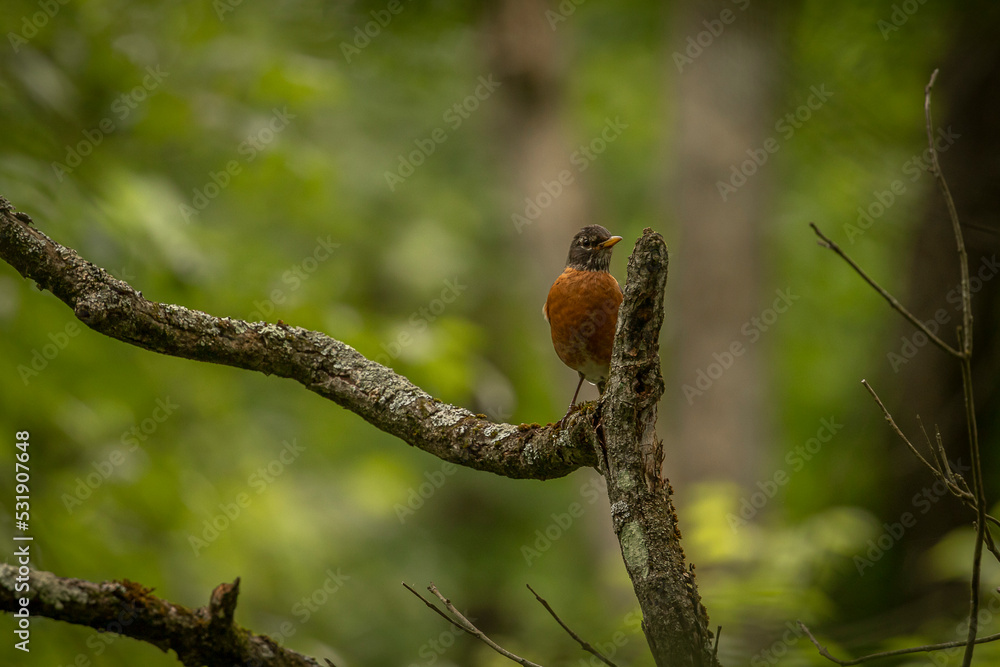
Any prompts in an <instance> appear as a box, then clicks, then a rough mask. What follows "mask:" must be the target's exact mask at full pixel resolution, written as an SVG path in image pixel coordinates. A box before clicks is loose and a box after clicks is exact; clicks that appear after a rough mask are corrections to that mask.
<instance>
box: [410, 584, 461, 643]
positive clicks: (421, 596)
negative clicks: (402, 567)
mask: <svg viewBox="0 0 1000 667" xmlns="http://www.w3.org/2000/svg"><path fill="white" fill-rule="evenodd" d="M403 587H404V588H405V589H406V590H408V591H410V592H411V593H413V594H414V595H416V596H417V597H418V598H420V601H421V602H423V603H424V604H425V605H427V606H428V607H430V608H431V609H432V610H433V611H434V613H435V614H437V615H438V616H440V617H441V618H443V619H444V620H446V621H448V622H449V623H451V624H452V625H454V626H455V627H456V628H458V629H459V630H461V631H462V632H466V633H468V634H470V635H471V634H472V633H471V632H469V631H468V630H466V629H465V627H464V626H462V624H460V623H456V622H455V621H453V620H452V619H451V617H450V616H448V614H446V613H444V612H443V611H441V610H440V609H438V606H437V605H436V604H434V603H433V602H431V601H430V600H428V599H427V598H425V597H424V596H423V595H421V594H420V593H419V592H418V591H417V590H416V589H415V588H413V586H410V585H409V584H408V583H406V582H405V581H404V582H403ZM473 636H475V635H473Z"/></svg>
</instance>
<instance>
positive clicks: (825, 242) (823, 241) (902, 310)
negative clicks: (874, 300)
mask: <svg viewBox="0 0 1000 667" xmlns="http://www.w3.org/2000/svg"><path fill="white" fill-rule="evenodd" d="M809 226H810V227H812V230H813V231H814V232H815V233H816V236H818V237H819V239H820V240H819V244H820V245H821V246H823V247H824V248H829V249H830V250H832V251H833V252H835V253H837V255H839V256H840V258H841V259H843V260H844V261H845V262H847V263H848V264H850V266H851V268H852V269H854V271H855V272H856V273H857V274H858V275H859V276H861V277H862V278H863V279H864V281H865V282H866V283H868V284H869V285H871V286H872V287H873V288H874V289H875V291H876V292H878V293H879V294H881V295H882V298H884V299H885V300H886V301H888V302H889V305H890V306H892V308H893V310H895V311H896V312H898V313H899V314H900V315H902V316H903V317H905V318H906V319H907V320H909V321H910V324H912V325H913V326H915V327H916V328H918V329H920V330H921V331H922V332H923V333H924V335H926V336H927V337H928V338H929V339H930V340H931V342H933V343H934V344H935V345H937V346H938V347H939V348H941V349H942V350H944V351H945V352H947V353H948V354H950V355H952V356H955V357H960V356H962V353H961V352H959V351H958V350H957V349H955V348H954V347H952V346H951V345H949V344H948V343H946V342H944V341H943V340H941V339H940V338H938V336H937V334H935V333H934V332H932V331H931V330H930V329H929V328H927V325H926V324H924V323H923V322H921V321H920V320H919V319H917V317H916V316H915V315H914V314H913V313H911V312H910V311H909V310H907V309H906V307H905V306H904V305H903V304H901V303H900V302H899V301H897V300H896V297H894V296H893V295H891V294H889V292H887V291H885V289H883V288H882V286H881V285H879V284H878V283H877V282H875V281H874V280H873V279H872V278H871V277H870V276H869V275H868V274H867V273H866V272H865V270H864V269H862V268H861V267H860V266H858V264H857V262H855V261H854V260H853V259H851V258H850V257H849V256H848V255H847V253H845V252H844V251H843V249H841V247H840V246H839V245H837V244H836V243H834V242H833V241H832V240H831V239H830V238H829V237H828V236H827V235H826V234H824V233H823V232H821V231H820V230H819V227H817V226H816V223H815V222H810V223H809Z"/></svg>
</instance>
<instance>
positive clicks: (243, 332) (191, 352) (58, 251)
mask: <svg viewBox="0 0 1000 667" xmlns="http://www.w3.org/2000/svg"><path fill="white" fill-rule="evenodd" d="M0 258H2V259H3V260H5V261H6V262H7V263H9V264H10V265H11V266H13V267H14V268H15V269H16V270H17V271H18V272H19V273H20V274H21V275H22V276H24V277H25V278H30V279H32V280H34V281H35V282H36V283H37V285H38V287H39V288H40V289H47V290H49V291H51V292H52V293H53V294H54V295H55V296H56V297H57V298H59V299H60V300H61V301H63V302H64V303H66V305H68V306H69V307H70V308H71V309H72V310H73V312H74V313H75V315H76V316H77V318H79V319H80V320H81V321H82V322H83V323H84V324H86V325H87V326H89V327H90V328H91V329H93V330H94V331H97V332H99V333H102V334H104V335H106V336H109V337H111V338H115V339H117V340H120V341H122V342H124V343H128V344H129V345H135V346H136V347H140V348H143V349H146V350H151V351H153V352H159V353H161V354H166V355H170V356H174V357H181V358H184V359H193V360H196V361H206V362H211V363H216V364H223V365H226V366H233V367H236V368H243V369H246V370H252V371H258V372H261V373H264V374H265V375H276V376H278V377H284V378H290V379H292V380H295V381H297V382H299V383H301V384H302V385H303V386H304V387H305V388H306V389H308V390H310V391H313V392H315V393H317V394H319V395H320V396H323V397H324V398H328V399H330V400H331V401H333V402H335V403H337V404H338V405H340V406H342V407H344V408H346V409H348V410H350V411H352V412H354V413H356V414H358V415H359V416H361V417H362V418H363V419H365V420H366V421H368V422H369V423H371V424H372V425H374V426H375V427H376V428H378V429H379V430H381V431H384V432H386V433H388V434H390V435H394V436H396V437H397V438H400V439H401V440H403V441H404V442H406V443H408V444H410V445H413V446H415V447H419V448H420V449H423V450H424V451H426V452H429V453H430V454H433V455H434V456H437V457H438V458H440V459H442V460H444V461H449V462H451V463H454V464H456V465H462V466H467V467H470V468H475V469H478V470H486V471H488V472H492V473H496V474H498V475H502V476H504V477H512V478H522V479H551V478H554V477H562V476H565V475H568V474H569V473H571V472H573V471H574V470H576V469H578V468H581V467H595V466H596V465H597V457H596V453H595V452H596V449H595V446H594V443H595V436H594V426H593V422H592V419H591V415H590V414H589V413H587V414H584V413H583V412H581V411H579V410H577V411H574V412H573V413H572V414H571V415H570V416H569V418H568V419H567V420H566V422H565V427H564V428H561V429H560V428H556V427H555V426H551V425H550V426H547V427H542V426H538V425H537V424H535V425H530V426H529V425H525V424H522V425H520V426H518V425H515V424H502V423H496V422H493V421H491V420H489V419H487V418H486V417H485V416H483V415H475V414H473V413H472V412H470V411H469V410H466V409H465V408H461V407H458V406H454V405H448V404H446V403H442V402H441V401H439V400H437V399H435V398H433V397H432V396H431V395H430V394H428V393H427V392H426V391H424V390H423V389H421V388H420V387H417V386H415V385H414V384H412V383H411V382H410V381H409V380H407V379H406V378H405V377H403V376H401V375H398V374H397V373H395V372H393V370H392V369H390V368H387V367H385V366H382V365H380V364H377V363H375V362H374V361H371V360H369V359H366V358H365V357H364V356H362V355H361V354H360V353H359V352H357V351H356V350H355V349H354V348H353V347H351V346H350V345H346V344H344V343H342V342H340V341H339V340H335V339H333V338H331V337H329V336H327V335H325V334H323V333H319V332H316V331H309V330H307V329H302V328H300V327H294V326H288V325H285V324H283V323H279V324H270V323H266V322H245V321H243V320H236V319H230V318H228V317H215V316H213V315H209V314H207V313H203V312H201V311H198V310H192V309H188V308H184V307H183V306H177V305H172V304H166V303H158V302H155V301H150V300H148V299H146V298H145V297H143V295H142V293H141V292H139V291H138V290H136V289H134V288H133V287H132V286H131V285H129V284H128V283H125V282H123V281H121V280H118V279H116V278H114V277H113V276H111V275H110V274H109V273H108V272H107V271H105V270H104V269H102V268H100V267H98V266H95V265H94V264H92V263H90V262H88V261H86V260H85V259H83V258H82V257H80V255H79V254H77V252H76V251H75V250H73V249H72V248H67V247H65V246H62V245H59V244H58V243H56V242H55V241H53V240H52V239H50V238H49V237H48V236H46V235H45V234H43V233H42V232H40V231H39V230H37V229H35V228H34V227H32V226H31V224H30V218H28V216H26V215H23V214H20V213H19V212H16V211H14V209H13V207H12V206H11V204H10V203H9V202H8V201H7V200H6V199H4V198H3V197H0Z"/></svg>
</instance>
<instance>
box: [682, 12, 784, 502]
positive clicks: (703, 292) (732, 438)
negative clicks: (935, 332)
mask: <svg viewBox="0 0 1000 667" xmlns="http://www.w3.org/2000/svg"><path fill="white" fill-rule="evenodd" d="M741 5H742V6H743V7H744V9H741V8H740V7H741ZM768 11H769V9H768V8H767V7H764V6H756V5H751V4H742V3H735V2H732V1H730V0H725V1H715V2H705V3H697V4H695V3H685V5H684V6H683V8H681V9H680V10H679V12H678V15H677V18H676V21H675V23H674V25H673V26H672V35H671V37H670V38H669V39H668V42H667V43H668V44H670V45H671V46H670V47H669V49H668V52H667V53H666V54H665V56H666V58H667V59H668V62H667V63H665V64H664V65H665V68H666V69H667V70H668V71H669V72H670V74H671V76H672V78H675V79H676V81H677V88H676V90H675V91H674V92H673V93H672V94H673V102H674V104H676V107H677V119H678V120H677V130H676V132H675V133H674V135H673V137H672V139H671V141H672V142H674V143H675V146H673V149H674V153H675V154H676V160H677V164H678V167H677V169H676V172H677V175H676V178H675V179H674V185H673V187H672V192H673V197H672V199H673V201H672V202H671V203H672V206H671V209H672V210H671V211H670V213H669V215H670V216H671V217H676V218H677V219H678V221H679V227H680V238H679V240H678V243H677V245H676V248H675V249H676V251H677V252H676V255H675V259H674V267H675V269H674V278H675V280H674V281H673V289H674V290H676V298H673V299H671V302H670V303H671V307H670V312H669V314H668V318H670V319H674V320H676V321H677V322H682V323H683V325H682V326H677V328H676V331H677V339H676V342H675V344H674V346H673V350H672V352H673V360H674V361H673V381H672V382H670V383H668V386H671V385H672V386H673V387H675V390H674V391H673V392H672V394H673V396H674V399H675V401H674V402H673V404H674V405H676V406H677V407H676V408H675V409H673V410H672V413H671V414H670V417H669V418H668V419H667V420H666V424H669V429H670V432H669V434H668V435H667V442H668V443H669V442H677V443H684V446H683V452H682V453H681V452H679V451H678V449H679V448H672V447H669V446H668V447H667V452H668V453H667V469H668V470H669V471H670V474H669V476H670V477H671V478H672V479H674V478H678V477H679V478H687V479H705V478H716V479H725V480H731V481H735V482H737V483H739V484H741V485H742V486H744V487H750V486H752V485H753V483H754V481H756V480H757V479H758V478H759V475H760V474H761V470H760V469H759V466H760V462H761V461H762V460H764V458H765V457H764V456H763V447H762V442H763V441H764V437H765V434H766V433H767V431H768V419H767V414H768V410H767V409H766V408H767V405H768V386H769V381H768V373H767V370H766V365H765V363H764V360H763V359H762V358H761V351H760V350H759V349H755V348H751V347H749V346H748V339H747V338H746V336H744V335H743V334H742V333H741V331H740V329H741V327H742V326H743V324H744V323H746V322H747V321H749V320H750V318H752V317H754V316H756V315H759V314H760V312H761V309H762V308H761V304H762V303H765V302H767V303H770V301H771V298H772V297H771V296H770V295H769V294H767V293H766V292H767V291H768V290H767V289H765V287H764V286H763V284H762V276H761V274H762V270H761V261H762V258H761V248H760V234H761V228H762V227H763V224H762V223H763V221H764V220H765V218H766V215H767V211H768V206H769V202H770V188H769V187H768V182H769V180H770V176H769V169H768V167H769V165H767V164H764V165H762V166H761V167H760V168H759V169H758V170H757V172H756V173H754V174H753V175H752V176H750V177H748V178H747V181H746V183H745V184H744V185H742V186H740V187H739V188H738V190H737V191H736V192H729V193H726V197H725V200H724V199H723V195H722V194H721V193H720V189H719V187H718V183H719V181H724V182H725V181H728V180H729V179H730V176H731V170H732V168H733V166H737V168H738V167H739V165H741V164H742V163H743V162H744V161H745V160H747V159H748V158H749V156H748V155H747V150H748V149H757V148H760V147H761V145H762V144H763V142H764V140H765V139H767V138H768V137H770V136H771V135H772V134H773V133H774V128H773V122H774V116H775V112H774V108H773V103H774V97H775V95H774V87H775V82H776V81H778V77H777V76H776V75H775V73H774V70H773V67H774V65H775V63H774V62H773V60H774V58H773V57H772V56H773V52H774V46H773V40H774V33H773V31H771V30H770V29H769V23H770V18H771V17H770V16H769V15H768ZM726 21H728V23H727V22H726ZM715 32H718V33H719V34H717V35H715V34H713V33H715ZM678 70H680V71H679V73H678ZM737 182H738V181H737ZM778 287H782V286H778ZM734 344H740V345H742V346H743V348H742V349H743V350H744V352H743V353H742V354H739V355H737V356H732V346H733V345H734ZM693 390H697V392H698V393H697V394H696V393H693Z"/></svg>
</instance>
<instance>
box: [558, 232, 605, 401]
mask: <svg viewBox="0 0 1000 667" xmlns="http://www.w3.org/2000/svg"><path fill="white" fill-rule="evenodd" d="M621 240H622V237H620V236H612V235H611V232H609V231H608V230H607V229H605V228H604V227H601V226H600V225H590V226H589V227H584V228H583V229H581V230H580V231H579V232H577V233H576V236H574V237H573V242H572V243H571V244H570V246H569V258H568V259H567V260H566V268H565V269H564V270H563V272H562V274H560V276H559V277H558V278H556V281H555V282H554V283H552V288H551V289H550V290H549V296H548V298H547V299H546V300H545V306H543V307H542V314H543V315H545V319H546V320H547V321H548V323H549V326H550V327H551V328H552V345H553V347H555V349H556V354H558V355H559V358H560V359H562V362H563V363H564V364H566V365H567V366H569V367H570V368H572V369H573V370H575V371H576V372H577V373H579V374H580V381H579V382H578V383H577V385H576V391H575V392H573V400H572V401H571V402H570V404H569V410H567V411H566V414H567V415H568V414H569V413H570V411H571V410H572V409H573V406H574V405H575V404H576V397H577V395H578V394H579V393H580V387H581V386H583V381H584V380H587V381H588V382H591V383H593V384H596V385H597V388H598V390H599V391H601V392H602V393H603V392H604V383H605V382H606V381H607V379H608V369H609V366H610V365H611V346H612V345H613V344H614V340H615V325H616V324H617V323H618V307H619V306H620V305H621V303H622V290H621V288H620V287H619V286H618V281H617V280H615V277H614V276H612V275H611V274H610V273H609V272H608V268H609V267H610V266H611V248H612V247H614V245H615V244H616V243H618V242H619V241H621ZM565 418H566V417H565V416H564V417H563V419H565Z"/></svg>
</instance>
